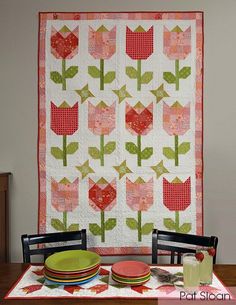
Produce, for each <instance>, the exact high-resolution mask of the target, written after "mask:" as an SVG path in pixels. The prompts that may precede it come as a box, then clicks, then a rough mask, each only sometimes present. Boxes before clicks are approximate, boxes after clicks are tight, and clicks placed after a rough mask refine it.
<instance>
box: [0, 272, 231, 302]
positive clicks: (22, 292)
mask: <svg viewBox="0 0 236 305" xmlns="http://www.w3.org/2000/svg"><path fill="white" fill-rule="evenodd" d="M154 269H155V268H154ZM161 269H162V270H165V271H168V272H171V273H172V274H178V276H179V275H180V274H181V275H182V271H183V267H180V266H178V267H177V266H168V267H167V266H161ZM151 270H152V267H151ZM111 273H112V272H111V266H102V268H100V271H99V274H98V276H97V277H96V278H95V279H93V280H92V281H90V282H88V283H85V284H81V285H58V284H52V283H47V280H45V278H44V273H43V266H40V267H39V266H29V268H28V269H27V270H26V271H25V272H24V274H23V275H22V276H21V278H20V279H19V280H18V281H17V283H16V284H15V285H14V286H13V287H12V288H11V289H10V291H9V292H8V293H7V295H6V296H5V299H19V300H20V299H23V300H27V299H28V300H30V299H60V298H68V299H69V298H95V299H105V298H107V299H113V298H114V299H117V298H121V299H127V298H128V299H160V300H163V301H164V300H166V302H167V300H172V302H173V301H175V300H176V301H177V300H179V303H178V304H180V302H181V301H182V303H183V300H188V301H189V300H192V301H193V300H196V301H197V300H198V301H203V300H204V301H205V304H206V302H207V301H213V300H227V301H228V300H235V296H234V295H233V291H230V290H229V288H228V287H226V286H225V285H224V284H223V283H222V282H221V280H220V279H219V278H218V277H217V276H216V275H215V274H213V279H212V284H211V285H205V286H200V287H199V290H198V292H196V293H195V294H194V293H192V294H190V293H187V291H186V290H185V289H184V287H183V283H182V285H179V283H181V282H178V285H174V284H173V283H172V284H171V283H169V282H160V280H158V278H157V277H156V276H154V275H153V274H152V275H151V278H150V280H149V281H148V282H146V283H144V284H143V285H139V286H129V285H124V284H119V283H118V282H115V281H114V280H113V279H112V276H111ZM232 302H233V301H232ZM213 303H214V304H216V303H215V302H213ZM163 304H167V303H163ZM174 304H176V303H175V302H174ZM197 304H199V303H197ZM203 304H204V303H203ZM230 304H231V303H230Z"/></svg>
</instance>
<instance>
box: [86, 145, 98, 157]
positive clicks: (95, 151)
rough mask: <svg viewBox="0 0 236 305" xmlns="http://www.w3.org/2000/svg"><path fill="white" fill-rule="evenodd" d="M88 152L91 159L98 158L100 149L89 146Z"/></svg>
mask: <svg viewBox="0 0 236 305" xmlns="http://www.w3.org/2000/svg"><path fill="white" fill-rule="evenodd" d="M88 153H89V155H90V156H91V157H92V158H93V159H99V158H100V151H99V149H98V148H97V147H89V148H88Z"/></svg>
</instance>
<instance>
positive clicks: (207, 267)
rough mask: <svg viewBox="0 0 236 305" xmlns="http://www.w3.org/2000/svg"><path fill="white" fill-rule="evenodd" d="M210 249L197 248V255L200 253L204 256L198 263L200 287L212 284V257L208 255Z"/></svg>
mask: <svg viewBox="0 0 236 305" xmlns="http://www.w3.org/2000/svg"><path fill="white" fill-rule="evenodd" d="M209 249H210V248H206V247H205V248H199V249H197V253H198V252H201V253H203V255H204V258H203V260H202V261H201V262H200V283H201V284H202V285H210V284H211V283H212V274H213V256H212V255H210V254H209Z"/></svg>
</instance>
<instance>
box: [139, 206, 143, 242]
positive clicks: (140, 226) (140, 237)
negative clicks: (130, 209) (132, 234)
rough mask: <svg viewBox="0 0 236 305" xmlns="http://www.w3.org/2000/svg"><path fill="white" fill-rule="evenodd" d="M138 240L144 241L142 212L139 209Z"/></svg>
mask: <svg viewBox="0 0 236 305" xmlns="http://www.w3.org/2000/svg"><path fill="white" fill-rule="evenodd" d="M138 241H142V212H141V211H138Z"/></svg>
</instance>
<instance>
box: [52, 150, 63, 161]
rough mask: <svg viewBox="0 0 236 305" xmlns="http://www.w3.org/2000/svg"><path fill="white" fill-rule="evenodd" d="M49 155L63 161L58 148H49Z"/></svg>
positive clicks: (61, 152)
mask: <svg viewBox="0 0 236 305" xmlns="http://www.w3.org/2000/svg"><path fill="white" fill-rule="evenodd" d="M51 154H52V155H53V157H54V158H56V159H63V151H62V150H61V149H60V148H59V147H51Z"/></svg>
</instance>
